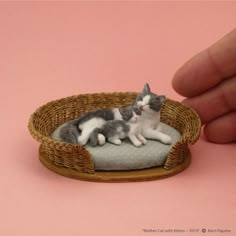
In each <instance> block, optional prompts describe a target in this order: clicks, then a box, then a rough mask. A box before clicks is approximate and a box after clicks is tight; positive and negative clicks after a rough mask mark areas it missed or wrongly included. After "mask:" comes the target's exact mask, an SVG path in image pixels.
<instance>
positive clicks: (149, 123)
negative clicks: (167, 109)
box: [134, 84, 172, 144]
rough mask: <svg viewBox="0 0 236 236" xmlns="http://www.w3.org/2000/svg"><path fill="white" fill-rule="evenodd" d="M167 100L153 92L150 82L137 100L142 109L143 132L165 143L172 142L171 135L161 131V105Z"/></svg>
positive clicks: (145, 135)
mask: <svg viewBox="0 0 236 236" xmlns="http://www.w3.org/2000/svg"><path fill="white" fill-rule="evenodd" d="M164 101H165V96H158V95H157V94H154V93H152V92H151V90H150V87H149V85H148V84H145V85H144V87H143V91H142V93H140V94H139V95H138V96H137V98H136V101H135V103H134V104H135V105H136V106H138V107H139V108H140V109H141V110H142V115H141V117H140V126H141V133H142V135H143V137H145V138H147V139H154V140H159V141H161V142H162V143H164V144H171V142H172V141H171V137H170V136H168V135H166V134H164V133H162V132H160V130H158V126H159V124H160V110H161V105H162V103H163V102H164Z"/></svg>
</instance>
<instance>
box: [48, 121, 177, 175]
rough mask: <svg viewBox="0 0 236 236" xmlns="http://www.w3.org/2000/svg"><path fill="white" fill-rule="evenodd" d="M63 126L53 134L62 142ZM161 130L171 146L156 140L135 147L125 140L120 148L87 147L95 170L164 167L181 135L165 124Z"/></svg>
mask: <svg viewBox="0 0 236 236" xmlns="http://www.w3.org/2000/svg"><path fill="white" fill-rule="evenodd" d="M64 125H65V124H64ZM62 126H63V125H62ZM62 126H60V127H59V128H58V129H56V130H55V131H54V132H53V134H52V138H54V139H56V140H60V139H59V136H58V134H59V131H58V130H59V129H60V128H61V127H62ZM159 129H160V131H161V132H163V133H165V134H168V135H170V136H171V138H172V144H171V145H165V144H163V143H161V142H159V141H155V140H147V144H146V145H143V146H141V147H135V146H134V145H133V144H132V143H131V142H130V140H129V139H126V140H123V142H122V144H121V145H120V146H116V145H114V144H111V143H105V144H104V145H103V146H97V147H92V146H90V145H86V146H85V148H86V149H87V150H88V151H89V152H90V154H91V156H92V159H93V162H94V167H95V170H107V171H108V170H137V169H145V168H150V167H156V166H162V165H164V163H165V160H166V158H167V156H168V153H169V151H170V149H171V147H172V145H174V144H175V143H176V141H177V140H178V139H179V138H180V133H179V132H178V131H177V130H175V129H174V128H172V127H171V126H168V125H166V124H164V123H160V125H159Z"/></svg>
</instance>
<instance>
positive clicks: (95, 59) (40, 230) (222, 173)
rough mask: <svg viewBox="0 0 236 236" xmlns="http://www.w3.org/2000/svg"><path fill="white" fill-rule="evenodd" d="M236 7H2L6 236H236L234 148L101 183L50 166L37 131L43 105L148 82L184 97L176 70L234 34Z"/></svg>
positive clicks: (0, 231) (202, 147) (1, 217)
mask: <svg viewBox="0 0 236 236" xmlns="http://www.w3.org/2000/svg"><path fill="white" fill-rule="evenodd" d="M235 12H236V2H218V3H217V2H189V3H187V2H185V3H183V2H110V3H109V2H70V3H66V2H61V3H59V2H58V3H57V2H54V3H53V2H51V3H49V2H48V3H47V2H44V3H43V2H41V3H36V2H35V3H34V2H29V3H22V2H21V3H17V2H15V3H14V2H8V3H7V2H5V3H4V2H1V3H0V55H1V57H0V89H1V91H0V92H1V100H0V103H1V104H0V107H1V136H0V141H1V149H0V152H1V178H0V189H1V194H0V209H1V210H0V235H2V236H42V235H46V236H47V235H51V236H54V235H56V236H65V235H68V236H78V235H85V236H87V235H89V236H90V235H117V236H120V235H125V236H126V235H127V236H140V235H146V234H148V233H144V232H143V229H174V228H177V229H185V230H189V229H191V228H197V229H198V228H199V229H201V228H206V229H207V228H210V229H218V228H220V229H230V230H232V231H233V232H232V233H228V234H225V235H236V226H235V219H236V188H235V181H236V156H235V153H236V145H235V144H228V145H216V144H211V143H207V142H206V141H204V139H203V138H201V139H200V140H199V142H198V143H197V144H196V145H194V146H193V147H192V148H191V150H192V154H193V158H192V164H191V166H190V167H189V168H188V169H187V170H186V171H184V172H182V173H181V174H178V175H176V176H174V177H172V178H169V179H165V180H161V181H152V182H140V183H125V184H124V183H123V184H120V183H118V184H117V183H116V184H108V183H91V182H83V181H78V180H73V179H69V178H65V177H62V176H59V175H56V174H54V173H53V172H51V171H49V170H47V169H46V168H44V167H43V166H42V165H41V164H40V162H39V161H38V147H39V144H38V143H37V142H36V141H34V140H33V139H32V138H31V136H30V135H29V132H28V130H27V122H28V119H29V116H30V114H31V113H32V112H33V111H34V110H35V109H36V108H37V107H38V106H40V105H42V104H44V103H46V102H47V101H50V100H53V99H57V98H61V97H65V96H70V95H74V94H79V93H92V92H102V91H103V92H113V91H140V89H141V88H142V86H143V84H144V83H145V82H149V83H150V85H151V87H152V88H153V91H155V92H157V93H160V94H166V95H167V96H168V97H170V98H172V99H176V100H181V99H182V98H181V97H180V96H179V95H177V94H176V93H175V92H174V91H173V89H172V87H171V80H172V77H173V74H174V73H175V71H176V70H177V69H178V67H179V66H181V65H182V64H183V63H184V62H185V61H186V60H187V59H189V58H190V57H191V56H192V55H194V54H195V53H197V52H199V51H201V50H202V49H204V48H205V47H207V46H209V45H210V44H212V43H213V42H215V41H216V40H217V39H219V38H220V37H222V36H223V35H224V34H226V33H227V32H229V31H230V30H232V29H233V28H234V27H235V25H236V14H235ZM193 86H194V85H193ZM209 109H211V108H209ZM149 234H150V233H149ZM199 234H202V233H185V234H183V233H182V234H180V233H165V234H164V233H153V234H152V235H165V236H169V235H199ZM210 235H212V236H214V235H219V233H211V234H210ZM221 235H222V234H221Z"/></svg>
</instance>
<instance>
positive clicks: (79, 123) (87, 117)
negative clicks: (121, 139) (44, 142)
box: [54, 107, 131, 145]
mask: <svg viewBox="0 0 236 236" xmlns="http://www.w3.org/2000/svg"><path fill="white" fill-rule="evenodd" d="M130 111H131V107H130V108H121V107H120V108H113V109H98V110H95V111H90V112H86V113H84V114H83V115H82V116H81V117H80V118H78V119H75V120H72V121H70V122H68V123H66V124H65V125H63V126H61V127H59V128H58V129H57V130H56V131H54V134H55V133H56V135H54V136H59V138H58V139H59V140H61V141H64V142H69V143H72V144H80V145H86V144H87V142H88V140H89V138H90V135H91V133H92V132H93V130H94V129H96V128H101V127H102V126H103V125H104V124H105V123H106V122H107V121H112V120H125V121H126V120H128V119H129V116H130ZM104 140H105V137H104V136H102V135H99V141H100V143H103V142H104Z"/></svg>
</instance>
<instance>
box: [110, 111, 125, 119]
mask: <svg viewBox="0 0 236 236" xmlns="http://www.w3.org/2000/svg"><path fill="white" fill-rule="evenodd" d="M112 112H113V114H114V120H123V119H122V115H121V114H120V111H119V109H118V108H113V109H112Z"/></svg>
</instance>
